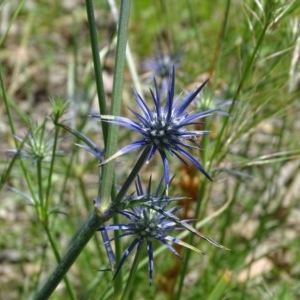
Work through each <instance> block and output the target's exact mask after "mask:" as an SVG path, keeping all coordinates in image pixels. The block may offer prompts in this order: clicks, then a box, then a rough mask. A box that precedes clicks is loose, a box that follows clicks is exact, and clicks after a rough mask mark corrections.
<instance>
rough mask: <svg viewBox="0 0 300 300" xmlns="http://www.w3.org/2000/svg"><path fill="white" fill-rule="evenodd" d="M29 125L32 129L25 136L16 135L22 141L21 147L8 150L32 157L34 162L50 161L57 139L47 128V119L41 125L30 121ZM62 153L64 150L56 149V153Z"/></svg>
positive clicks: (23, 156) (15, 153)
mask: <svg viewBox="0 0 300 300" xmlns="http://www.w3.org/2000/svg"><path fill="white" fill-rule="evenodd" d="M29 126H30V130H29V132H28V134H27V135H26V136H25V137H24V138H20V137H18V136H16V137H15V138H16V139H17V140H18V141H19V142H20V149H10V150H8V152H9V153H10V154H14V155H18V156H20V157H21V158H26V159H30V160H31V162H32V164H35V163H36V162H38V161H44V162H49V161H50V160H51V157H52V155H53V147H54V143H55V140H54V136H53V134H52V133H51V132H48V131H47V129H46V121H44V122H43V123H42V124H41V125H38V124H35V123H30V124H29ZM62 154H63V152H62V151H58V150H56V151H55V155H58V156H61V155H62Z"/></svg>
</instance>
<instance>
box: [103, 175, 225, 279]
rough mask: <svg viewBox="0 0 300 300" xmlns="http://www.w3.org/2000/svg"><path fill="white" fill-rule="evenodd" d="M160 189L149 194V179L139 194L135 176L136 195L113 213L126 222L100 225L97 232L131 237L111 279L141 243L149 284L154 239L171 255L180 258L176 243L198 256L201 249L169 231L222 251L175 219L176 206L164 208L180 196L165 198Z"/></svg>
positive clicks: (210, 240) (212, 242)
mask: <svg viewBox="0 0 300 300" xmlns="http://www.w3.org/2000/svg"><path fill="white" fill-rule="evenodd" d="M160 186H161V184H160V185H159V186H158V188H157V189H156V192H155V193H154V194H152V193H151V178H150V180H149V185H148V188H147V191H146V193H145V192H144V191H143V188H142V184H141V182H140V180H139V177H138V179H137V181H136V195H133V196H130V197H128V198H126V199H125V201H124V202H123V205H125V208H124V207H123V208H122V205H121V206H118V208H115V211H116V212H117V213H118V214H120V215H122V216H124V217H125V219H127V220H128V222H127V223H126V222H125V223H120V224H112V225H105V226H102V227H101V228H100V229H99V230H100V231H107V230H120V231H122V233H121V234H120V235H118V236H117V237H115V238H113V239H117V238H122V237H125V236H131V237H132V241H131V242H130V244H129V246H128V248H127V249H126V250H125V251H124V253H123V255H122V258H121V260H120V263H119V264H118V266H117V268H116V271H115V275H114V278H115V277H116V276H117V274H118V272H119V271H120V269H121V267H122V266H123V264H124V262H125V260H126V258H127V257H128V256H129V254H130V253H131V252H132V251H133V249H134V248H135V247H136V246H137V247H141V245H142V244H143V243H146V245H147V253H148V271H149V282H150V284H151V283H152V276H153V269H154V262H153V244H152V243H153V241H154V240H157V241H158V242H160V243H161V244H163V245H165V246H166V247H167V248H168V249H169V250H170V251H171V252H173V253H174V254H175V255H176V256H178V257H180V255H179V253H178V252H177V251H176V250H175V248H174V247H173V244H178V245H181V246H183V247H186V248H189V249H191V250H194V251H196V252H198V253H202V251H201V250H199V249H197V248H195V247H193V246H192V245H190V244H187V243H185V242H183V241H181V240H180V239H178V238H176V237H172V236H170V235H169V233H170V231H172V230H183V229H186V230H188V231H190V232H191V233H193V234H195V235H197V236H198V237H200V238H202V239H204V240H206V241H208V242H210V243H211V244H213V245H215V246H217V247H219V248H223V249H226V248H225V247H223V246H221V245H220V244H218V243H217V242H215V241H214V240H212V239H210V238H208V237H206V236H204V235H203V234H201V233H200V232H198V231H197V230H196V229H194V228H193V227H192V226H190V225H189V224H188V222H189V221H191V220H180V219H179V218H178V217H176V216H175V213H176V212H177V211H178V210H179V207H176V206H175V207H171V208H168V206H169V204H170V203H171V202H172V201H176V200H179V199H183V198H181V197H168V196H167V195H166V189H165V190H164V191H163V192H161V193H160V192H159V191H160ZM113 239H111V240H108V239H107V240H106V241H105V245H107V244H109V243H110V242H111V241H112V240H113Z"/></svg>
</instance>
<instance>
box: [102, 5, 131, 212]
mask: <svg viewBox="0 0 300 300" xmlns="http://www.w3.org/2000/svg"><path fill="white" fill-rule="evenodd" d="M129 14H130V0H123V1H121V9H120V18H119V26H118V40H117V49H116V65H115V72H114V83H113V94H112V107H111V115H117V116H118V115H120V111H121V104H122V91H123V78H124V66H125V53H126V44H127V32H128V23H129ZM117 146H118V127H117V126H110V127H109V130H108V138H107V144H106V148H105V153H106V156H107V157H109V156H111V155H112V154H114V153H115V152H116V150H117ZM114 173H115V161H111V162H109V163H107V164H106V165H104V167H103V173H102V183H101V185H99V195H100V198H101V207H100V208H99V209H100V210H101V212H104V211H106V210H107V208H108V207H109V205H110V198H111V189H112V184H113V180H114Z"/></svg>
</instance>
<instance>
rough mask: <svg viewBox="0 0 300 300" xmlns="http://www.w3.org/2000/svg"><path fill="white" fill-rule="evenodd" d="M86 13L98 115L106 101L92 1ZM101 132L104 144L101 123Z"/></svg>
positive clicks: (106, 126)
mask: <svg viewBox="0 0 300 300" xmlns="http://www.w3.org/2000/svg"><path fill="white" fill-rule="evenodd" d="M85 3H86V12H87V18H88V23H89V31H90V39H91V48H92V54H93V62H94V69H95V78H96V87H97V95H98V104H99V110H100V114H106V113H107V109H106V101H105V91H104V83H103V78H102V66H101V61H100V56H99V47H98V38H97V26H96V21H95V15H94V6H93V0H86V1H85ZM102 131H103V136H104V142H105V144H106V142H107V134H108V125H107V124H106V123H104V122H102Z"/></svg>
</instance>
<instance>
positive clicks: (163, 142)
mask: <svg viewBox="0 0 300 300" xmlns="http://www.w3.org/2000/svg"><path fill="white" fill-rule="evenodd" d="M207 82H208V80H206V81H205V82H203V84H201V85H200V86H199V87H198V88H197V89H196V90H195V91H193V92H191V93H190V94H188V95H187V96H186V97H185V98H184V99H183V100H181V97H180V96H179V97H176V98H174V93H175V68H174V67H173V71H172V72H171V75H170V78H169V84H168V92H167V96H166V100H165V103H164V104H162V101H161V98H160V94H159V90H158V87H157V84H156V81H155V79H154V85H155V92H153V90H151V89H150V92H151V96H152V101H153V103H154V109H151V108H150V107H149V106H148V105H147V104H146V102H145V101H144V99H142V97H141V96H140V95H139V94H138V93H137V92H135V100H136V103H137V105H138V107H139V109H140V112H139V113H138V112H136V111H134V110H132V109H130V108H129V109H130V111H131V112H132V113H133V115H134V116H135V117H136V119H137V120H136V121H134V120H131V119H129V118H126V117H121V116H110V115H99V114H94V115H92V116H93V117H95V118H99V119H101V120H102V121H104V122H108V123H112V124H117V125H120V126H123V127H127V128H129V129H131V130H134V131H136V132H138V133H139V134H140V135H141V138H140V139H138V140H137V141H134V142H133V143H131V144H129V145H127V146H125V147H124V148H122V149H121V150H119V151H118V152H116V153H115V154H114V155H112V156H110V157H109V158H107V159H106V160H104V161H103V162H102V164H104V163H106V162H108V161H110V160H112V159H115V158H116V157H118V156H120V155H123V154H125V153H127V152H130V151H132V150H135V149H139V148H143V147H146V146H151V150H150V153H149V156H148V158H147V163H148V162H149V161H150V160H151V158H152V156H153V154H154V153H155V152H157V151H158V152H159V154H160V156H161V158H162V161H163V166H164V174H165V182H166V184H167V183H168V182H169V179H170V178H169V173H170V172H169V162H168V159H167V153H170V154H171V155H175V156H176V157H178V158H179V159H180V160H181V161H183V162H184V158H186V159H187V160H189V161H190V162H191V163H192V164H194V165H195V166H196V167H197V168H198V169H199V170H200V171H201V172H202V173H203V174H204V175H205V176H206V177H207V178H208V179H210V180H211V178H210V176H209V174H208V173H207V172H206V171H205V170H204V168H203V167H202V165H201V164H200V163H199V162H198V161H197V160H196V159H195V158H194V157H193V156H192V155H191V154H190V153H189V152H188V151H187V150H192V149H200V145H199V144H198V143H197V142H196V141H195V139H196V138H199V137H201V136H204V135H207V134H208V131H206V130H196V129H193V128H191V129H189V128H188V127H190V126H193V125H195V124H203V123H201V122H199V120H200V119H202V118H204V117H207V116H209V115H210V114H211V113H213V112H214V111H216V110H217V109H210V110H206V111H200V112H188V111H187V108H188V106H189V105H190V104H191V102H192V101H193V100H194V99H195V97H196V96H197V95H198V94H199V93H200V92H201V90H202V89H203V87H204V86H205V85H206V84H207Z"/></svg>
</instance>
